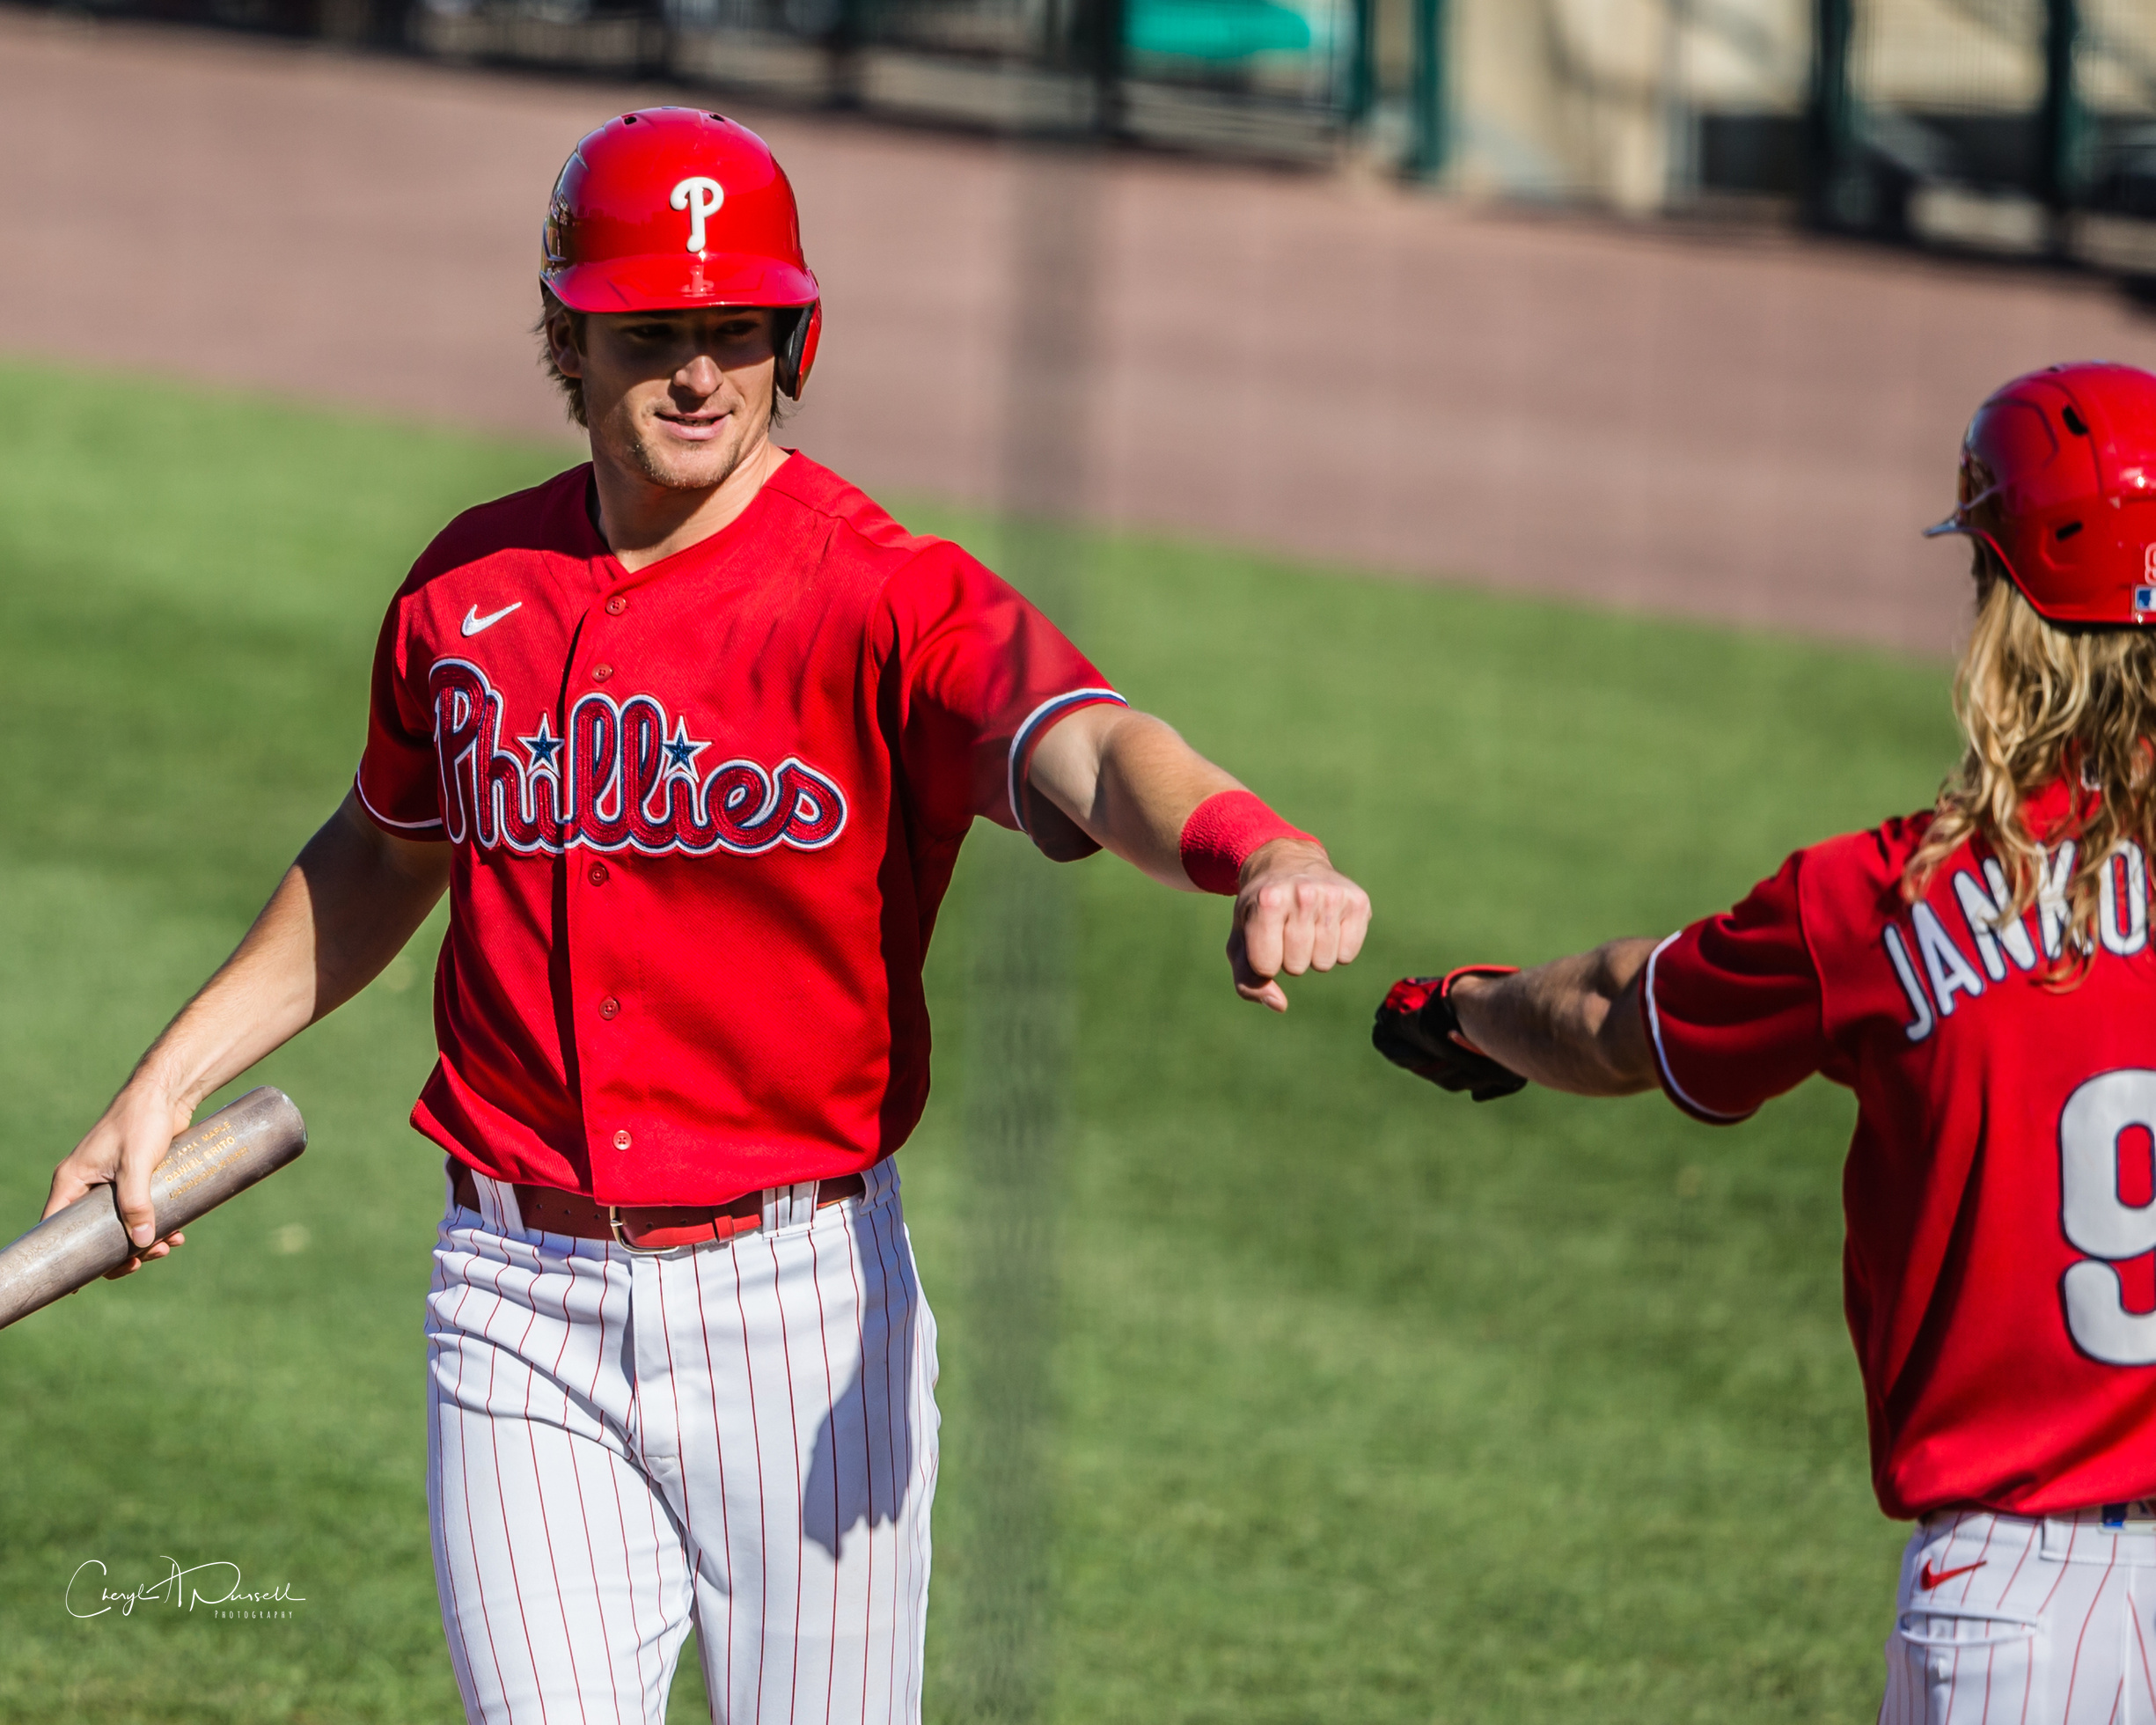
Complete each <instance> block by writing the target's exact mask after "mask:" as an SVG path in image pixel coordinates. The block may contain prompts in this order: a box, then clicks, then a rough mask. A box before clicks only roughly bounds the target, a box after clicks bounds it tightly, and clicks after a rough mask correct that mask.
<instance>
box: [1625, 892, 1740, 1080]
mask: <svg viewBox="0 0 2156 1725" xmlns="http://www.w3.org/2000/svg"><path fill="white" fill-rule="evenodd" d="M1683 932H1684V930H1683V929H1678V930H1677V933H1676V935H1671V936H1668V938H1667V939H1665V940H1664V941H1663V942H1662V943H1661V945H1659V946H1657V947H1656V948H1655V949H1654V951H1652V952H1650V953H1649V954H1647V974H1646V983H1645V985H1644V992H1645V993H1646V1002H1647V1030H1648V1031H1649V1033H1650V1034H1651V1035H1652V1036H1653V1037H1654V1065H1655V1068H1656V1069H1657V1070H1658V1071H1660V1072H1661V1078H1662V1083H1664V1084H1666V1085H1667V1086H1668V1090H1669V1094H1670V1095H1672V1096H1674V1097H1676V1099H1677V1100H1678V1101H1679V1102H1681V1103H1683V1105H1685V1107H1687V1108H1689V1109H1690V1110H1691V1112H1693V1113H1695V1114H1697V1115H1698V1116H1699V1117H1700V1118H1701V1119H1707V1120H1727V1121H1732V1122H1734V1121H1737V1120H1743V1119H1750V1118H1751V1116H1750V1115H1749V1114H1725V1113H1724V1112H1722V1111H1721V1110H1720V1109H1719V1108H1710V1107H1708V1106H1707V1105H1706V1104H1705V1103H1704V1102H1702V1101H1700V1100H1699V1099H1698V1097H1695V1096H1694V1095H1693V1094H1692V1093H1691V1092H1690V1090H1686V1089H1685V1088H1684V1086H1683V1085H1682V1084H1680V1083H1677V1075H1676V1073H1674V1072H1672V1071H1671V1070H1670V1069H1669V1052H1668V1049H1667V1048H1665V1047H1664V1046H1662V1015H1661V1009H1660V1008H1659V1007H1657V1006H1656V1005H1655V1004H1654V967H1655V966H1656V965H1658V964H1660V963H1661V956H1662V954H1663V953H1664V952H1667V951H1668V950H1669V946H1670V943H1671V942H1673V941H1675V940H1676V937H1677V935H1681V934H1683Z"/></svg>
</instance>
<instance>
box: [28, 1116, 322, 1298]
mask: <svg viewBox="0 0 2156 1725" xmlns="http://www.w3.org/2000/svg"><path fill="white" fill-rule="evenodd" d="M306 1148H307V1123H306V1122H305V1121H304V1120H303V1119H300V1118H299V1110H298V1109H297V1108H295V1107H294V1106H292V1098H291V1097H289V1096H287V1095H285V1093H284V1092H283V1091H282V1090H274V1089H272V1088H271V1087H270V1086H269V1085H268V1084H265V1085H263V1086H262V1087H261V1088H260V1090H249V1091H248V1092H247V1093H246V1095H245V1096H243V1097H240V1098H239V1100H238V1101H237V1102H235V1103H233V1104H231V1106H229V1107H225V1108H220V1109H218V1110H217V1112H216V1113H214V1114H212V1115H211V1116H210V1117H209V1119H206V1120H203V1121H202V1122H200V1123H199V1124H198V1125H195V1126H191V1127H188V1128H187V1130H186V1131H185V1132H183V1133H181V1134H180V1135H179V1136H178V1137H177V1138H175V1139H173V1140H172V1149H169V1150H167V1151H166V1152H165V1160H164V1161H162V1162H160V1163H158V1165H157V1169H156V1171H155V1172H153V1173H152V1174H151V1175H150V1206H151V1207H152V1208H153V1209H155V1210H156V1211H157V1215H158V1235H157V1237H158V1238H159V1239H160V1240H161V1239H163V1238H164V1237H165V1236H166V1235H167V1234H170V1233H171V1232H172V1231H173V1230H175V1229H179V1228H185V1227H186V1226H187V1224H188V1223H189V1222H193V1221H194V1219H195V1217H197V1216H199V1215H202V1214H203V1213H204V1212H205V1211H209V1210H214V1209H216V1207H217V1206H218V1205H220V1204H222V1203H223V1202H224V1200H226V1199H228V1198H232V1197H236V1196H237V1195H238V1194H239V1193H243V1192H245V1191H246V1189H247V1188H248V1187H249V1186H251V1185H253V1184H254V1183H255V1182H256V1181H257V1180H260V1179H262V1178H266V1177H267V1176H268V1175H271V1174H274V1173H275V1172H276V1171H277V1170H279V1169H280V1168H282V1167H283V1166H284V1164H285V1163H288V1162H290V1161H291V1160H292V1159H293V1158H294V1157H295V1156H297V1155H298V1154H299V1153H300V1152H301V1151H302V1150H304V1149H306ZM134 1253H135V1247H134V1244H133V1243H132V1242H131V1241H129V1240H128V1230H127V1225H126V1224H125V1223H124V1222H121V1220H120V1205H119V1192H118V1189H117V1188H116V1187H114V1186H97V1187H93V1188H92V1190H91V1191H89V1192H86V1193H84V1194H83V1195H82V1196H81V1197H80V1198H78V1199H77V1200H75V1201H74V1202H73V1203H72V1204H70V1205H69V1206H68V1207H67V1208H66V1209H64V1210H61V1211H59V1212H57V1213H56V1214H55V1215H49V1216H47V1217H46V1218H45V1220H44V1221H42V1222H40V1223H38V1225H37V1226H36V1227H35V1228H33V1229H32V1230H30V1231H29V1232H28V1233H27V1234H25V1235H24V1236H22V1237H21V1238H19V1239H18V1240H16V1241H15V1242H14V1243H13V1244H11V1245H9V1246H6V1247H4V1248H0V1329H4V1328H6V1327H7V1325H10V1324H12V1323H13V1322H14V1321H15V1320H16V1319H17V1318H26V1317H28V1316H29V1315H30V1314H31V1313H32V1312H33V1311H35V1310H37V1309H38V1308H39V1307H40V1306H48V1305H50V1304H51V1303H53V1302H54V1301H55V1300H57V1299H58V1298H60V1296H62V1295H63V1294H72V1293H73V1292H74V1291H75V1290H76V1289H77V1288H80V1287H82V1286H84V1284H85V1283H87V1282H92V1281H96V1280H97V1279H98V1278H99V1276H101V1275H103V1274H105V1273H106V1271H107V1270H116V1269H118V1268H119V1267H120V1266H121V1265H122V1264H124V1263H126V1262H127V1261H128V1259H129V1258H131V1257H133V1256H134Z"/></svg>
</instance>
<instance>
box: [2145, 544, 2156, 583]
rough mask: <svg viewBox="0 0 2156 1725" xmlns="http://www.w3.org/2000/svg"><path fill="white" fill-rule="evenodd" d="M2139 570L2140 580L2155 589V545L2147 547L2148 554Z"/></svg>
mask: <svg viewBox="0 0 2156 1725" xmlns="http://www.w3.org/2000/svg"><path fill="white" fill-rule="evenodd" d="M2141 568H2142V572H2143V573H2142V578H2143V579H2144V580H2145V581H2146V582H2147V583H2148V584H2149V585H2150V586H2152V587H2156V545H2152V546H2151V547H2149V548H2148V554H2147V556H2146V557H2145V558H2144V559H2143V560H2142V564H2141Z"/></svg>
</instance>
